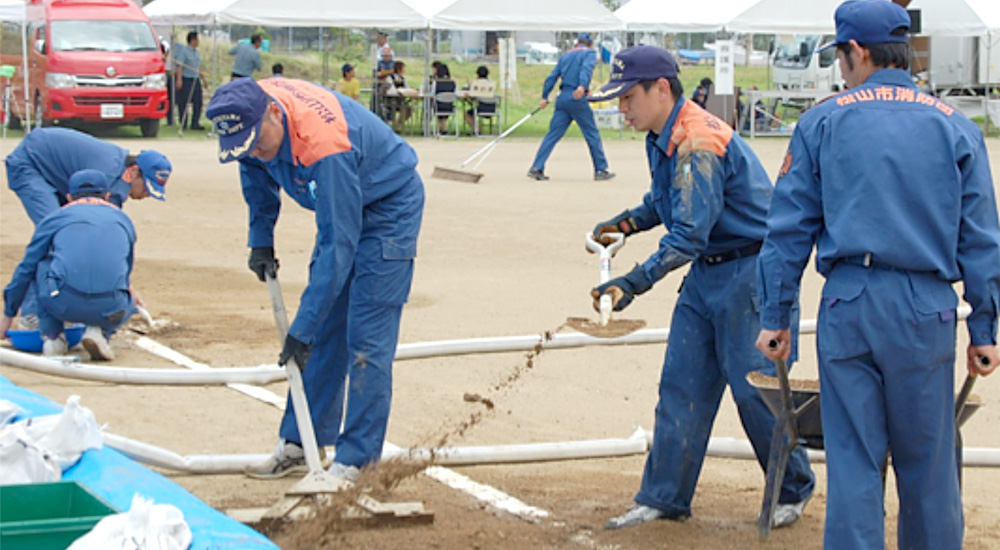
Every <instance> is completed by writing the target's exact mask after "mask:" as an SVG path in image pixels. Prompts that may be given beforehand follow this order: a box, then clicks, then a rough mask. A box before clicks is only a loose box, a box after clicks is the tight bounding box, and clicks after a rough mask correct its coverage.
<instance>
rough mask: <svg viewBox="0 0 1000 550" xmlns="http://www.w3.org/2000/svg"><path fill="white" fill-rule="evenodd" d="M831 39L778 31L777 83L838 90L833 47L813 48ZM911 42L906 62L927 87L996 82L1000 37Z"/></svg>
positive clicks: (981, 88) (961, 88)
mask: <svg viewBox="0 0 1000 550" xmlns="http://www.w3.org/2000/svg"><path fill="white" fill-rule="evenodd" d="M831 40H833V36H832V35H818V34H808V35H805V34H802V35H794V36H788V35H786V36H784V37H779V42H778V44H777V46H776V47H775V51H774V57H773V59H772V61H771V66H772V68H773V70H774V86H775V88H777V89H779V90H795V89H819V90H830V91H839V90H842V89H843V88H844V81H843V77H842V75H841V74H840V63H838V62H837V49H836V48H829V49H826V50H824V51H822V52H818V51H816V50H817V49H818V48H819V46H822V45H823V44H826V43H827V42H829V41H831ZM994 40H995V41H997V39H994ZM910 46H911V60H910V68H911V70H912V72H913V73H914V76H916V77H917V80H918V82H919V83H920V85H921V86H922V87H923V88H924V89H926V90H927V91H930V92H933V93H935V94H937V95H945V96H947V95H983V94H984V92H985V89H986V87H987V84H988V83H992V84H993V85H994V86H995V85H996V84H997V83H998V82H1000V41H997V42H995V43H994V44H993V47H992V48H989V47H988V44H987V40H986V39H985V38H977V37H950V36H934V37H915V38H913V39H912V40H911V42H910Z"/></svg>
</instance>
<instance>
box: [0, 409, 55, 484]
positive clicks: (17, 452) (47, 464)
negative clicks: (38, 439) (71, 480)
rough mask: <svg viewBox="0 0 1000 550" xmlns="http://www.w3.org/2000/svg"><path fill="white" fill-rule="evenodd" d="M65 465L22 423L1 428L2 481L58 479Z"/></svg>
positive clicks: (13, 482)
mask: <svg viewBox="0 0 1000 550" xmlns="http://www.w3.org/2000/svg"><path fill="white" fill-rule="evenodd" d="M60 478H62V468H60V467H59V465H58V464H56V461H55V460H54V459H53V458H52V457H50V456H49V455H48V454H47V453H46V452H45V451H43V450H42V449H40V448H38V446H37V445H35V443H34V441H32V439H31V436H29V435H28V433H27V432H25V431H24V426H21V425H20V424H16V423H15V424H8V425H6V426H3V427H2V428H0V485H19V484H22V483H47V482H51V481H59V479H60Z"/></svg>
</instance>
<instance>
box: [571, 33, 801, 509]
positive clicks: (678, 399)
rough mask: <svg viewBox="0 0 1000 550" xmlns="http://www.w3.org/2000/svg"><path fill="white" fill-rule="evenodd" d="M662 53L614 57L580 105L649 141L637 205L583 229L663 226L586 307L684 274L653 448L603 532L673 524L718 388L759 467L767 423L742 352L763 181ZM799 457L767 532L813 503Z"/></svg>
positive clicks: (755, 163) (759, 360)
mask: <svg viewBox="0 0 1000 550" xmlns="http://www.w3.org/2000/svg"><path fill="white" fill-rule="evenodd" d="M677 73H678V69H677V63H676V62H675V61H674V58H673V57H672V56H671V55H670V53H669V52H667V51H666V50H664V49H662V48H657V47H653V46H636V47H633V48H628V49H626V50H623V51H621V52H619V53H618V55H616V56H615V58H614V60H613V62H612V72H611V80H610V82H608V84H607V85H605V86H604V87H603V88H601V89H600V90H599V91H597V92H595V93H594V94H592V95H591V97H590V98H591V101H604V100H608V99H613V98H616V97H617V98H619V109H620V110H621V112H622V113H623V114H624V115H625V119H626V120H627V121H628V123H629V124H631V125H632V126H633V127H634V128H635V129H636V130H639V131H648V132H649V133H648V134H647V136H646V155H647V157H648V159H649V168H650V171H651V172H652V178H653V181H652V184H651V189H650V191H649V192H648V193H646V195H645V197H643V200H642V204H640V205H639V206H636V207H635V208H632V209H629V210H625V211H624V212H622V213H621V214H619V215H617V216H615V217H614V218H611V219H610V220H607V221H604V222H600V223H598V224H597V225H596V227H594V231H593V235H594V238H595V239H597V240H600V241H602V242H608V241H607V240H608V238H609V237H608V236H607V234H608V233H623V234H624V235H625V236H626V238H627V237H629V236H631V235H633V234H635V233H638V232H640V231H646V230H649V229H653V228H654V227H657V226H660V225H662V226H663V227H664V228H665V229H666V230H667V232H666V235H664V236H663V237H662V238H661V239H660V246H659V249H658V250H657V251H656V252H655V253H653V255H651V256H650V257H649V258H648V259H647V260H646V261H645V262H643V263H642V264H640V265H636V266H635V268H634V269H633V270H632V271H631V272H629V273H628V274H627V275H624V276H622V277H618V278H616V279H612V280H610V281H608V282H607V283H605V284H603V285H601V286H599V287H597V288H595V289H593V291H592V292H591V296H592V297H593V299H594V307H595V309H596V308H598V307H599V301H600V297H601V295H603V294H610V295H611V298H612V303H613V305H614V310H615V311H621V310H622V309H624V308H625V307H626V306H628V305H629V304H630V303H632V300H633V298H634V297H636V296H638V295H640V294H642V293H644V292H646V291H648V290H650V289H651V288H652V286H653V284H654V283H655V282H656V281H659V280H660V279H662V278H663V277H664V276H666V274H667V273H669V272H670V271H673V270H674V269H678V268H680V267H683V266H685V265H688V264H690V268H689V271H688V274H687V277H686V278H685V279H684V284H683V287H682V288H681V292H680V296H679V297H678V298H677V305H676V306H675V308H674V313H673V319H672V320H671V322H670V340H669V342H668V344H667V354H666V358H665V359H664V363H663V373H662V375H661V378H660V392H659V395H660V400H659V403H658V404H657V407H656V425H655V428H654V432H653V444H652V448H651V449H650V452H649V457H648V458H647V460H646V469H645V472H644V474H643V477H642V486H641V487H640V489H639V492H638V494H636V496H635V506H633V507H632V509H631V510H629V511H628V512H626V513H624V514H622V515H621V516H619V517H616V518H613V519H611V520H609V521H608V523H607V527H608V528H609V529H620V528H623V527H631V526H634V525H639V524H641V523H645V522H647V521H651V520H654V519H659V518H668V519H678V520H679V519H684V518H687V517H689V516H690V515H691V501H692V499H693V498H694V491H695V485H696V484H697V482H698V476H699V474H700V472H701V466H702V462H703V461H704V458H705V450H706V448H707V445H708V438H709V435H710V433H711V431H712V423H713V421H714V420H715V415H716V413H717V412H718V408H719V402H720V400H721V399H722V394H723V392H724V391H725V389H726V385H727V384H728V385H729V387H730V390H731V391H732V395H733V400H734V401H735V402H736V407H737V408H738V410H739V413H740V420H741V421H742V422H743V429H744V431H745V432H746V434H747V436H748V437H749V438H750V442H751V444H752V445H753V448H754V452H755V453H756V455H757V460H758V462H759V463H760V465H761V467H762V468H766V466H767V458H768V453H769V451H770V447H771V435H772V432H773V429H774V423H775V420H774V416H773V415H772V414H771V412H770V411H769V410H768V408H767V406H766V405H765V404H764V401H763V400H762V399H761V396H760V394H759V393H758V392H757V391H756V390H755V389H753V388H752V387H751V386H750V384H749V383H748V382H747V380H746V376H747V374H749V373H750V372H753V371H763V372H765V373H767V374H772V375H773V374H774V365H773V364H771V363H770V362H768V361H767V360H765V359H764V358H763V357H761V356H760V355H759V354H756V353H755V352H754V349H753V345H754V337H755V336H756V334H757V332H758V330H759V329H760V319H759V317H758V313H757V308H756V292H755V290H756V289H755V281H754V265H755V262H756V260H757V252H758V251H759V250H760V246H761V241H762V240H763V238H764V233H765V231H766V226H765V223H764V220H765V217H766V215H767V209H768V205H769V204H770V199H771V181H770V180H769V179H768V177H767V173H765V172H764V168H763V167H762V166H761V164H760V161H759V160H757V157H756V156H755V155H754V153H753V151H751V150H750V147H749V146H748V145H747V144H746V142H744V141H743V140H742V139H741V138H740V137H739V136H738V135H736V134H735V133H733V130H732V128H730V127H729V126H727V125H726V124H725V123H724V122H723V121H722V120H720V119H718V118H716V117H715V116H714V115H712V114H710V113H708V112H707V111H705V110H704V109H702V108H701V107H699V106H698V105H696V104H695V103H694V102H692V101H689V100H686V99H685V98H684V89H683V87H682V86H681V82H680V80H679V79H678V78H677ZM813 485H814V477H813V474H812V471H811V470H810V468H809V462H808V459H807V458H806V454H805V451H803V450H802V449H801V448H797V449H796V450H795V451H794V452H793V453H792V455H791V458H790V460H789V463H788V469H787V471H786V472H785V477H784V479H783V482H782V487H781V493H780V496H779V505H778V506H777V507H776V509H775V512H774V516H773V517H772V518H771V522H772V525H773V526H774V527H784V526H786V525H790V524H792V523H794V522H795V521H796V520H798V519H799V517H800V516H801V515H802V510H803V508H804V507H805V504H806V502H807V501H808V499H809V498H810V497H811V496H812V491H813Z"/></svg>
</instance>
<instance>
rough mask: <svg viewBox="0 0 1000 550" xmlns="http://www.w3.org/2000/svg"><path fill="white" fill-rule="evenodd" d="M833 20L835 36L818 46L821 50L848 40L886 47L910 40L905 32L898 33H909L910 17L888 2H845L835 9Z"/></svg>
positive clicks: (855, 0) (882, 0) (902, 9)
mask: <svg viewBox="0 0 1000 550" xmlns="http://www.w3.org/2000/svg"><path fill="white" fill-rule="evenodd" d="M834 20H835V21H836V23H837V37H836V38H835V39H834V41H833V42H830V43H828V44H824V45H823V46H821V47H820V48H819V49H820V51H822V50H825V49H827V48H830V47H833V46H836V45H837V44H847V43H848V42H850V41H851V40H855V41H857V43H858V44H887V43H905V42H906V41H907V40H908V39H909V36H907V33H906V32H902V33H900V32H898V31H899V29H904V30H905V31H909V30H910V14H909V13H907V12H906V10H905V9H904V8H903V7H902V6H900V5H899V4H896V3H894V2H890V1H889V0H847V1H846V2H844V3H843V4H841V5H840V6H839V7H838V8H837V12H836V14H835V15H834Z"/></svg>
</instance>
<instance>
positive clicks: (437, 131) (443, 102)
mask: <svg viewBox="0 0 1000 550" xmlns="http://www.w3.org/2000/svg"><path fill="white" fill-rule="evenodd" d="M457 101H458V95H457V94H456V93H455V92H438V93H436V94H434V116H433V120H432V124H433V126H434V128H433V132H434V136H435V137H439V136H440V135H441V128H440V124H439V122H440V118H439V117H452V118H454V116H455V104H456V102H457ZM455 137H458V122H457V120H456V122H455Z"/></svg>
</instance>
